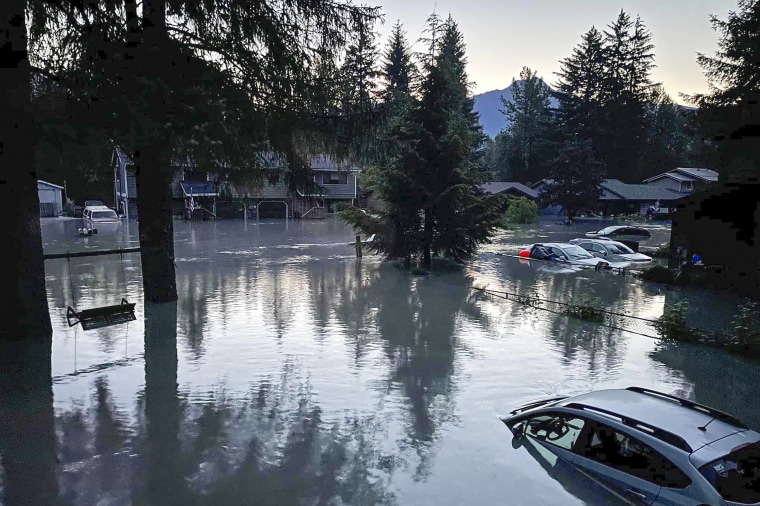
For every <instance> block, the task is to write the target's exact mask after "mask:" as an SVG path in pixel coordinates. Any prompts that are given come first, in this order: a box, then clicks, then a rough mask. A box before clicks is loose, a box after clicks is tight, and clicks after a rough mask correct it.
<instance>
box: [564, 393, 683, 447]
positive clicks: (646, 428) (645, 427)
mask: <svg viewBox="0 0 760 506" xmlns="http://www.w3.org/2000/svg"><path fill="white" fill-rule="evenodd" d="M563 407H565V408H570V409H580V410H582V411H590V412H592V413H594V412H596V413H599V414H601V415H605V416H611V417H613V418H617V419H618V420H620V421H621V423H622V424H623V425H626V426H628V427H631V428H634V429H639V430H641V431H643V432H645V433H647V434H649V435H650V436H652V437H655V438H657V439H659V440H660V441H664V442H666V443H668V444H671V445H673V446H675V447H676V448H680V449H681V450H684V451H686V452H688V453H692V452H693V451H694V449H693V448H692V447H691V446H690V445H689V443H687V442H686V440H685V439H684V438H682V437H681V436H678V435H676V434H673V433H672V432H669V431H667V430H664V429H660V428H658V427H654V426H652V425H650V424H648V423H644V422H642V421H639V420H635V419H633V418H628V417H627V416H623V415H621V414H620V413H615V412H614V411H609V410H606V409H603V408H597V407H595V406H588V405H586V404H581V403H578V402H571V403H570V404H565V405H564V406H563Z"/></svg>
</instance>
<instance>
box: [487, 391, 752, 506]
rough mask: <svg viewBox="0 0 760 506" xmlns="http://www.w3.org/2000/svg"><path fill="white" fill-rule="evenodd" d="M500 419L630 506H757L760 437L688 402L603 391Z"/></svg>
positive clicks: (654, 394)
mask: <svg viewBox="0 0 760 506" xmlns="http://www.w3.org/2000/svg"><path fill="white" fill-rule="evenodd" d="M502 421H503V422H504V424H505V425H506V426H507V427H508V428H509V429H510V431H511V432H512V434H513V436H514V438H515V439H522V438H530V440H531V441H532V442H535V444H537V445H540V446H541V447H542V448H543V449H544V450H548V451H549V452H551V453H552V454H553V455H555V456H556V457H558V458H560V459H562V460H563V461H565V462H566V463H568V464H570V465H571V466H573V467H574V468H575V469H576V470H577V471H578V476H577V478H578V480H584V479H590V480H592V481H593V482H594V483H595V485H599V486H601V487H602V488H604V489H605V490H607V491H609V492H611V493H613V494H614V495H615V496H618V497H621V498H624V499H625V500H626V501H628V502H629V503H630V504H642V505H643V504H647V505H658V506H707V505H710V506H737V505H755V506H757V505H760V433H757V432H755V431H753V430H750V429H749V428H748V427H747V426H746V425H745V424H744V423H742V422H741V421H740V420H738V419H737V418H735V417H733V416H731V415H729V414H726V413H723V412H721V411H718V410H716V409H713V408H709V407H707V406H704V405H701V404H697V403H695V402H692V401H689V400H687V399H682V398H680V397H676V396H673V395H669V394H667V393H663V392H658V391H655V390H651V389H647V388H641V387H629V388H625V389H610V390H598V391H595V392H591V393H587V394H582V395H576V396H572V397H566V396H563V397H553V398H548V399H542V400H538V401H533V402H530V403H527V404H524V405H522V406H520V407H518V408H516V409H514V410H512V411H511V412H510V414H509V416H507V417H504V418H502ZM513 446H514V445H513Z"/></svg>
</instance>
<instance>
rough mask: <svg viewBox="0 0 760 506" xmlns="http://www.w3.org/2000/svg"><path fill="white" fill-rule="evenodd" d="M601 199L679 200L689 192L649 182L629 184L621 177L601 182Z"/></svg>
mask: <svg viewBox="0 0 760 506" xmlns="http://www.w3.org/2000/svg"><path fill="white" fill-rule="evenodd" d="M601 188H602V196H601V197H600V200H643V201H648V200H652V201H654V200H677V199H680V198H683V197H685V196H687V195H689V194H688V193H683V192H677V191H675V190H671V189H670V188H662V187H661V186H656V185H649V184H628V183H624V182H622V181H620V180H619V179H605V180H603V181H602V184H601Z"/></svg>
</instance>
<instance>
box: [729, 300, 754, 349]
mask: <svg viewBox="0 0 760 506" xmlns="http://www.w3.org/2000/svg"><path fill="white" fill-rule="evenodd" d="M731 330H732V335H733V338H734V339H733V341H734V342H733V343H732V344H733V345H734V346H737V347H739V348H741V349H744V350H752V351H753V352H755V353H760V304H759V303H758V302H755V301H751V300H749V301H746V302H744V303H742V304H739V312H738V313H737V314H736V315H734V318H733V319H732V320H731Z"/></svg>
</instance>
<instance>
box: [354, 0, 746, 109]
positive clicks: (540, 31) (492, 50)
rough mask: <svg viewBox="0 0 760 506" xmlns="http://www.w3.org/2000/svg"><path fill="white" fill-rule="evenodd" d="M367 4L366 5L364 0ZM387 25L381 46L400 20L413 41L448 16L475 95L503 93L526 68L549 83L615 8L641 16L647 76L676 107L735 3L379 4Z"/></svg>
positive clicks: (515, 0)
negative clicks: (431, 21) (434, 18)
mask: <svg viewBox="0 0 760 506" xmlns="http://www.w3.org/2000/svg"><path fill="white" fill-rule="evenodd" d="M361 3H365V2H361ZM365 5H380V6H381V7H382V11H383V13H384V14H385V23H384V24H383V25H380V26H379V27H378V28H377V32H378V33H379V34H380V47H382V48H384V47H385V44H386V43H387V40H388V34H389V32H390V29H391V26H392V25H393V24H394V23H395V22H396V20H400V21H401V23H402V24H403V25H404V29H405V30H406V32H407V38H408V40H409V41H410V43H413V44H414V49H415V50H421V47H420V45H419V44H415V43H416V41H417V39H418V38H419V37H420V34H421V31H422V29H423V28H424V24H425V20H426V19H427V17H428V15H429V14H430V13H431V12H433V10H434V9H435V12H437V13H438V14H440V15H441V16H442V17H444V18H445V17H446V16H448V14H449V13H450V14H451V15H452V17H453V18H454V19H455V20H456V21H457V23H458V24H459V27H460V29H461V31H462V33H463V35H464V39H465V43H466V44H467V58H468V66H467V71H468V73H469V77H470V80H471V81H474V82H475V87H474V89H473V92H474V93H475V94H479V93H484V92H486V91H490V90H495V89H503V88H506V87H507V86H508V85H509V84H510V83H511V81H512V78H513V77H517V75H518V74H519V73H520V69H521V68H522V67H523V66H524V65H527V66H529V67H531V68H532V69H534V70H536V71H537V72H538V75H539V76H541V77H543V78H544V80H546V81H547V82H548V83H549V84H550V85H553V84H554V83H555V81H556V76H555V75H554V72H556V71H558V70H559V61H560V60H561V59H563V58H565V57H567V56H569V55H570V54H571V52H572V50H573V48H574V47H575V46H576V45H578V43H579V42H580V41H581V35H582V34H583V33H585V32H586V31H588V30H589V29H590V28H591V26H596V28H597V29H599V30H600V31H601V30H604V29H606V27H607V25H608V24H610V23H611V22H612V21H614V20H615V18H616V17H617V15H618V13H619V12H620V9H623V10H625V11H626V12H627V13H628V14H629V15H631V17H632V18H633V19H635V17H636V16H637V15H638V16H640V17H641V19H642V21H643V22H644V24H645V26H646V27H647V28H648V29H649V31H650V32H652V42H653V44H654V46H655V47H654V53H655V65H656V68H655V69H654V70H653V72H652V78H653V80H654V81H656V82H661V83H662V84H663V85H664V86H665V89H666V91H667V92H668V93H669V94H670V95H671V97H672V98H673V99H674V100H676V101H677V102H681V103H683V100H682V99H681V98H680V97H679V96H678V94H679V93H689V94H690V93H695V92H704V91H707V81H706V79H705V77H704V74H703V73H702V69H701V68H700V67H699V66H698V65H697V63H696V53H697V52H702V53H706V54H708V55H714V53H715V50H716V49H717V40H718V34H717V33H716V32H715V31H714V30H713V29H712V27H711V25H710V22H709V15H710V14H715V15H717V16H718V17H719V18H720V19H726V18H727V15H728V13H729V11H731V10H736V8H737V1H736V0H710V1H707V0H630V1H625V2H621V1H620V0H582V1H581V0H469V1H464V0H437V1H436V0H378V2H377V3H373V2H366V3H365Z"/></svg>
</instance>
